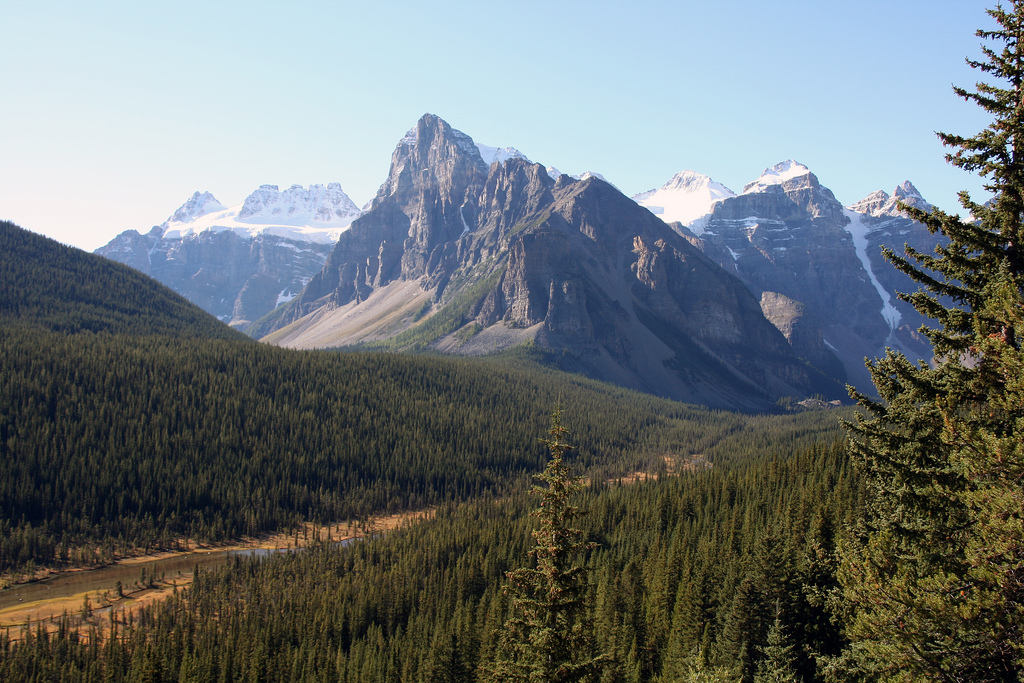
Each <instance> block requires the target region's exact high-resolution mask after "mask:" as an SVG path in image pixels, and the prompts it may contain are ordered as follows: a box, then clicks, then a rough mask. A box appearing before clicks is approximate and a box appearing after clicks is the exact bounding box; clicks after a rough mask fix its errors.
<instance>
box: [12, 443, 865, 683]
mask: <svg viewBox="0 0 1024 683" xmlns="http://www.w3.org/2000/svg"><path fill="white" fill-rule="evenodd" d="M531 450H533V449H531ZM587 450H589V449H587ZM859 495H860V493H859V483H858V481H857V478H856V477H855V475H854V474H853V473H852V472H851V469H850V466H849V464H848V459H847V457H846V456H845V454H844V453H843V450H842V447H841V446H838V445H837V446H833V447H814V448H811V449H808V450H805V451H803V452H801V453H799V454H796V455H793V456H790V457H780V456H774V455H768V456H762V457H758V458H753V459H751V460H748V461H747V462H745V463H735V464H732V465H728V466H721V467H719V466H716V467H713V468H711V469H708V470H704V471H701V472H697V473H693V474H688V475H684V476H678V477H662V478H661V479H660V480H658V481H648V482H645V483H638V484H634V485H630V486H625V485H623V486H618V485H606V484H594V485H591V486H590V487H589V488H588V489H587V490H586V491H585V492H584V493H583V494H581V495H580V497H579V500H578V501H577V503H578V504H579V505H580V506H581V507H582V508H583V509H584V510H585V511H586V512H587V514H586V515H585V516H584V517H583V518H582V520H581V521H580V525H581V526H582V527H583V528H584V529H585V531H586V532H587V534H588V536H589V537H590V538H591V539H592V540H594V541H597V543H598V546H597V548H596V549H595V550H594V551H592V552H591V553H590V555H589V557H587V558H586V562H587V564H588V565H589V567H590V568H591V571H590V577H591V580H590V604H591V608H592V611H593V618H594V622H595V627H596V635H597V639H598V641H599V646H600V648H601V649H602V650H603V651H604V652H607V653H610V654H611V655H612V664H611V666H609V667H608V668H607V670H606V671H605V672H604V675H603V678H602V680H604V681H608V682H609V683H610V682H612V681H652V680H662V681H669V680H687V679H692V680H697V678H696V677H697V676H698V675H700V676H704V678H701V679H700V680H718V679H716V678H714V676H715V675H719V676H725V675H728V676H729V677H730V678H729V680H739V679H742V680H746V681H749V680H752V679H753V676H754V672H755V671H756V670H757V667H758V665H759V664H761V663H762V662H763V660H765V658H766V656H767V655H766V654H765V653H766V652H769V653H770V652H774V650H772V649H771V647H770V646H769V639H770V638H771V639H772V642H775V643H781V645H780V647H782V648H783V649H784V650H785V652H787V653H790V659H789V660H787V661H789V662H790V665H791V666H792V667H793V669H795V671H797V672H798V676H799V678H798V680H819V679H820V678H821V673H822V672H821V670H820V669H819V666H818V663H817V660H816V656H817V655H829V654H835V653H837V652H838V651H839V650H840V649H841V647H842V645H843V641H842V637H841V635H840V633H839V631H838V628H837V626H835V625H834V623H833V621H832V620H831V618H830V614H829V613H828V610H827V608H826V597H827V595H828V594H829V592H830V590H831V589H832V588H833V587H834V586H835V581H836V580H835V567H836V553H835V548H836V539H837V536H838V534H839V533H840V530H841V529H842V528H843V527H844V525H846V524H848V523H849V522H850V521H851V520H852V519H854V518H855V517H856V516H857V515H858V513H859V510H858V500H859ZM533 504H535V500H533V499H531V498H530V497H528V496H526V495H524V494H517V495H515V496H513V497H511V498H509V499H505V500H501V501H477V502H475V503H472V504H463V505H449V506H444V507H442V509H441V510H440V511H439V513H438V515H437V517H436V518H435V519H434V520H432V521H429V522H424V523H420V524H417V525H415V526H411V527H409V528H406V529H404V530H402V531H399V532H395V533H393V534H390V535H388V536H386V537H384V538H381V539H378V540H375V541H372V542H364V543H357V544H355V545H353V546H351V547H349V548H342V549H338V548H334V547H320V548H316V549H313V550H309V551H305V552H297V553H291V554H283V555H277V556H273V557H270V558H267V559H264V560H237V561H235V562H234V563H233V564H232V565H229V566H226V567H224V568H223V569H220V570H216V571H212V572H208V573H206V572H204V573H201V574H200V575H199V576H198V578H197V580H196V582H195V583H194V584H193V585H192V587H191V588H190V589H189V590H188V591H187V592H181V593H178V594H176V595H175V596H174V597H172V598H170V599H169V600H167V601H166V602H164V603H162V604H158V605H153V606H150V607H147V608H145V609H144V610H143V611H142V612H141V614H139V615H138V616H137V617H134V618H133V619H132V620H131V623H130V624H123V623H120V621H118V619H117V618H115V619H113V630H112V631H109V630H108V631H106V632H104V633H101V632H100V631H98V630H96V629H94V630H93V631H92V633H90V634H89V635H88V637H87V638H85V639H79V638H78V637H77V636H75V635H73V631H72V629H71V628H70V624H69V623H65V624H64V625H63V626H62V628H61V629H60V631H59V632H58V633H56V634H51V635H45V633H44V631H43V630H42V629H37V630H35V631H33V630H31V629H29V630H27V631H23V632H21V633H20V634H14V633H12V634H11V639H10V640H2V639H0V678H3V679H4V680H19V681H34V680H54V679H58V680H62V681H66V682H74V681H82V682H87V681H101V680H102V681H241V680H260V681H305V680H310V681H312V680H318V681H319V680H331V681H353V682H354V681H360V682H370V681H402V682H409V683H412V682H424V683H428V682H433V681H475V680H478V667H479V665H480V664H481V662H483V661H485V660H486V659H487V658H488V657H490V656H491V653H492V652H493V649H494V647H495V639H496V637H497V635H496V634H497V632H498V630H499V629H500V626H501V624H502V623H504V621H505V619H506V618H507V616H508V610H509V605H508V599H507V597H506V596H505V595H504V594H503V592H502V590H501V586H502V583H503V581H504V575H505V572H506V571H508V570H510V569H513V568H515V567H517V566H521V565H523V564H525V563H526V562H527V558H526V551H527V549H528V548H529V546H530V544H531V539H530V533H529V532H530V529H531V527H532V525H533V524H534V522H533V520H532V518H530V517H527V516H526V514H525V513H526V511H527V510H528V509H529V508H530V507H531V506H532V505H533ZM773 634H774V635H773Z"/></svg>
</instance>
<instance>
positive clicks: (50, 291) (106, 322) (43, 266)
mask: <svg viewBox="0 0 1024 683" xmlns="http://www.w3.org/2000/svg"><path fill="white" fill-rule="evenodd" d="M10 326H22V327H32V328H37V329H45V330H54V331H60V332H109V333H111V334H140V335H154V334H167V335H174V336H177V337H204V338H219V339H238V340H242V339H244V337H243V335H241V334H240V333H238V332H235V331H233V330H232V329H231V328H230V327H228V326H227V325H225V324H223V323H221V322H219V321H217V320H216V319H215V318H213V317H212V316H210V315H209V314H208V313H206V312H204V311H203V310H201V309H200V308H199V307H197V306H194V305H193V304H191V303H189V302H188V301H186V300H185V299H184V298H183V297H181V296H179V295H177V294H175V293H174V292H172V291H171V290H170V289H168V288H167V287H164V286H163V285H161V284H159V283H158V282H157V281H156V280H153V279H151V278H149V277H146V276H145V275H142V274H141V273H138V272H136V271H134V270H132V269H131V268H129V267H127V266H124V265H121V264H120V263H115V262H113V261H108V260H107V259H105V258H103V257H101V256H95V255H93V254H89V253H86V252H84V251H82V250H80V249H75V248H74V247H67V246H64V245H63V244H61V243H59V242H57V241H55V240H51V239H49V238H47V237H43V236H42V235H37V234H35V233H32V232H29V231H28V230H24V229H22V228H19V227H18V226H16V225H15V224H14V223H9V222H7V221H0V327H10Z"/></svg>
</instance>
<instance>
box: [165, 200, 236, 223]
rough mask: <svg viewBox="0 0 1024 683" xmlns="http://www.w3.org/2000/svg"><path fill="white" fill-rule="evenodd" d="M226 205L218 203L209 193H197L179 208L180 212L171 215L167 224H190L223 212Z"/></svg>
mask: <svg viewBox="0 0 1024 683" xmlns="http://www.w3.org/2000/svg"><path fill="white" fill-rule="evenodd" d="M223 210H224V205H223V204H221V203H220V202H218V201H217V198H216V197H214V196H213V195H212V194H210V193H209V192H203V193H199V192H195V193H193V195H192V196H191V197H189V199H188V201H186V202H185V203H184V204H182V205H181V206H179V207H178V210H177V211H175V212H174V213H173V214H171V216H170V218H168V219H167V221H166V224H170V223H188V222H190V221H193V220H195V219H196V218H198V217H199V216H204V215H206V214H208V213H213V212H214V211H223Z"/></svg>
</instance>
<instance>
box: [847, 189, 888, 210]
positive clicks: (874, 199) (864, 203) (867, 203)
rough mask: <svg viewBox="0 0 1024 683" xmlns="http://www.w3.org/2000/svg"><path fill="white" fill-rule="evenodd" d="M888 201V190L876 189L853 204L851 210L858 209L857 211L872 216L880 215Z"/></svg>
mask: <svg viewBox="0 0 1024 683" xmlns="http://www.w3.org/2000/svg"><path fill="white" fill-rule="evenodd" d="M888 201H889V193H888V192H886V191H885V190H875V191H874V192H872V193H871V194H869V195H868V196H867V197H864V199H861V200H860V201H859V202H855V203H853V204H851V205H850V206H849V209H850V210H851V211H856V212H857V213H866V214H868V215H870V216H878V215H879V212H880V211H881V209H882V207H884V206H885V205H886V204H887V203H888Z"/></svg>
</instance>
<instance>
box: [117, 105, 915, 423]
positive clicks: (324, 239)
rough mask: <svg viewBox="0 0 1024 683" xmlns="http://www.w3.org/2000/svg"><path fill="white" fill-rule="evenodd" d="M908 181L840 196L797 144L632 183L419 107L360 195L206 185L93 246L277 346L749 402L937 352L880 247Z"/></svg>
mask: <svg viewBox="0 0 1024 683" xmlns="http://www.w3.org/2000/svg"><path fill="white" fill-rule="evenodd" d="M897 200H900V201H904V202H906V203H910V204H913V205H917V206H925V207H926V206H927V203H926V202H925V201H924V200H923V198H921V197H920V194H919V193H918V192H917V191H916V190H915V189H914V188H913V186H912V185H911V184H910V183H909V182H908V183H904V184H903V185H901V186H900V187H898V188H896V191H895V192H894V193H893V195H892V196H890V195H888V194H886V193H884V192H876V193H873V194H872V195H869V196H868V197H866V198H865V199H864V200H862V201H860V202H857V203H856V204H854V205H852V206H850V207H843V206H842V205H841V204H840V203H839V202H838V201H837V200H836V199H835V197H834V195H833V194H832V192H831V191H830V190H828V189H827V188H825V187H824V186H822V185H821V184H820V183H819V182H818V179H817V178H816V177H815V176H814V174H813V173H811V172H810V170H809V169H808V168H806V167H805V166H803V165H801V164H799V163H797V162H795V161H786V162H783V163H781V164H778V165H776V166H774V167H772V168H770V169H766V170H765V172H764V173H763V174H762V175H761V177H760V178H758V179H757V180H755V181H754V182H752V183H750V184H748V185H747V186H746V187H745V188H744V189H743V191H742V192H741V193H739V194H737V193H735V192H733V191H731V190H729V189H728V188H726V187H725V186H723V185H721V184H719V183H716V182H714V181H713V180H711V179H710V178H708V177H707V176H703V175H701V174H698V173H695V172H692V171H686V172H683V173H680V174H677V175H676V176H675V177H673V178H672V179H671V180H670V181H669V182H668V183H666V184H665V185H664V186H663V187H661V188H659V189H655V190H651V191H649V192H645V193H641V194H639V195H637V196H635V197H633V198H632V199H630V198H628V197H625V196H624V195H622V193H620V192H619V191H618V190H617V189H616V188H614V187H613V186H612V185H610V184H609V183H607V182H605V181H604V180H603V179H602V178H601V177H600V176H599V175H597V174H584V175H583V176H577V177H570V176H566V175H562V174H560V173H558V171H557V170H556V169H554V168H553V167H544V166H542V165H540V164H534V163H532V162H531V161H530V160H529V159H527V158H526V157H525V156H524V155H522V154H521V153H519V152H518V151H517V150H515V149H514V148H510V147H506V148H497V147H488V146H485V145H479V144H477V143H475V142H474V141H473V140H472V138H470V137H469V136H468V135H465V134H464V133H461V132H460V131H457V130H455V129H453V128H451V126H449V125H448V124H447V123H446V122H444V121H443V120H441V119H439V118H438V117H436V116H433V115H429V114H428V115H425V116H424V117H423V118H421V120H420V121H419V122H418V123H417V125H416V127H415V128H414V129H412V130H411V131H410V132H409V133H408V134H407V135H406V136H405V137H404V138H403V139H402V140H401V141H400V142H399V144H398V146H397V147H396V149H395V151H394V153H393V155H392V163H391V169H390V172H389V176H388V178H387V180H385V182H384V183H383V184H382V185H381V188H380V190H379V191H378V193H377V195H376V196H375V197H374V199H373V200H372V201H371V202H370V203H369V204H368V205H367V206H366V207H364V209H363V211H360V210H359V209H357V208H356V207H355V205H354V204H353V203H352V202H351V200H349V199H348V197H347V196H345V195H344V192H342V191H341V188H340V186H338V185H337V184H332V185H328V186H327V188H324V187H323V186H312V187H311V188H309V189H308V190H304V189H303V188H301V187H299V186H294V187H292V188H290V189H289V190H287V191H285V192H283V193H282V192H279V191H278V190H277V188H276V187H274V186H263V187H261V188H260V189H259V190H258V191H257V192H256V193H253V195H250V197H249V198H247V199H246V202H245V203H244V204H243V205H242V206H240V207H234V208H232V209H227V208H225V207H223V206H222V205H221V204H220V203H219V202H217V201H216V200H215V199H214V198H213V197H212V196H211V195H209V194H200V193H196V195H194V196H193V197H192V198H191V199H190V200H189V202H187V203H186V204H185V205H184V206H183V207H182V208H181V209H179V210H178V211H177V212H175V214H174V215H172V216H171V217H170V218H169V219H168V220H167V221H166V222H165V223H164V224H163V225H161V226H157V227H154V228H153V229H152V230H150V231H149V233H147V234H139V233H137V232H135V231H128V232H126V233H122V234H121V235H119V236H118V237H117V238H115V239H114V240H113V241H112V242H111V243H110V244H108V245H106V246H105V247H103V248H101V249H100V250H98V252H97V253H100V254H103V255H105V256H108V257H110V258H113V259H115V260H119V261H122V262H124V263H128V264H129V265H133V266H134V267H136V268H138V269H139V270H142V271H143V272H146V273H149V274H151V275H153V276H154V277H155V278H157V279H158V280H161V281H163V282H165V283H166V284H168V285H170V286H171V287H172V288H174V289H176V290H177V291H179V292H181V293H183V294H185V295H186V296H187V297H188V298H190V299H191V300H192V301H194V302H196V303H198V304H199V305H200V306H202V307H203V308H206V310H208V311H210V312H211V313H214V314H215V315H217V316H218V317H220V318H221V319H222V320H225V321H228V322H230V323H231V324H232V325H235V326H237V327H246V326H248V332H249V333H250V334H252V335H254V336H257V337H264V338H265V339H266V340H267V341H270V342H272V343H276V344H282V345H287V346H294V347H304V348H312V347H339V346H353V345H363V346H372V347H384V348H393V349H431V350H434V351H439V352H444V353H454V354H465V355H482V354H489V353H496V352H502V351H506V350H509V349H511V348H513V347H516V346H522V345H530V346H532V347H533V348H535V349H537V350H538V351H539V352H541V353H544V354H546V355H547V357H548V359H549V361H550V362H552V363H554V364H556V365H558V366H559V367H562V368H564V369H570V370H573V371H577V372H582V373H584V374H587V375H590V376H593V377H596V378H599V379H604V380H608V381H612V382H615V383H617V384H620V385H623V386H628V387H632V388H637V389H641V390H644V391H649V392H652V393H656V394H659V395H664V396H668V397H671V398H676V399H681V400H686V401H693V402H698V403H704V404H707V405H712V406H717V407H729V408H743V409H758V408H763V407H764V406H766V405H769V404H770V403H772V402H774V401H775V400H777V399H779V398H781V397H785V396H793V397H802V396H807V395H809V394H822V395H825V396H828V397H832V398H834V397H839V396H841V395H843V393H844V392H843V390H842V384H843V382H846V381H849V382H851V383H853V384H855V385H857V386H859V387H861V388H868V387H869V386H870V383H869V381H868V379H867V373H866V371H865V369H864V365H863V362H864V358H865V357H873V356H876V355H879V354H880V353H881V351H882V349H883V348H884V347H885V346H886V345H889V346H896V347H898V348H901V349H902V350H904V351H905V352H907V353H908V355H911V356H913V357H921V358H927V357H929V349H928V346H927V343H926V342H925V341H924V340H923V339H921V338H920V337H919V335H918V334H917V333H916V332H915V331H914V330H915V329H916V328H917V327H918V326H919V325H920V323H921V322H922V321H921V319H920V316H919V315H918V314H917V313H916V312H915V311H914V310H913V309H912V308H911V307H909V306H908V305H906V304H904V303H903V302H900V301H898V300H897V299H896V297H895V292H896V291H907V290H910V289H913V287H912V286H911V284H910V281H909V280H907V279H906V278H905V276H903V275H902V274H900V273H899V272H898V271H896V270H895V269H893V268H892V267H891V266H889V265H888V264H886V263H884V261H883V260H882V258H881V256H880V253H879V252H880V246H881V245H886V246H889V247H891V248H894V249H895V250H897V251H900V250H902V245H903V243H904V242H909V243H911V244H913V245H914V246H916V247H918V248H924V249H928V244H929V242H928V240H931V243H932V244H934V237H933V236H931V235H930V234H929V233H928V232H927V230H925V229H924V227H923V226H921V225H920V224H917V223H915V222H913V221H911V220H910V219H908V218H906V217H905V216H904V215H902V214H901V213H900V211H899V208H898V205H897V203H896V202H897ZM257 318H259V320H257ZM253 320H256V322H255V323H254V324H250V322H251V321H253Z"/></svg>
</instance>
